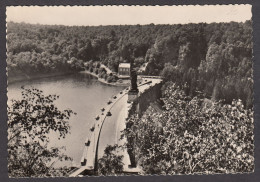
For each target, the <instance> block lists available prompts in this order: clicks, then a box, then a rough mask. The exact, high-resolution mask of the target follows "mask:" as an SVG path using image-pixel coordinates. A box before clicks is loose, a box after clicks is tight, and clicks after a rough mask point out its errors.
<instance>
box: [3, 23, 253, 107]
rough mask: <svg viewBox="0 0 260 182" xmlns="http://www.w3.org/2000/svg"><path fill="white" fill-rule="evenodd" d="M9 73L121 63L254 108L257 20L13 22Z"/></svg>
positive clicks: (189, 90)
mask: <svg viewBox="0 0 260 182" xmlns="http://www.w3.org/2000/svg"><path fill="white" fill-rule="evenodd" d="M7 45H8V49H7V55H8V56H7V64H8V76H9V77H12V76H17V75H20V74H22V73H23V74H27V75H35V74H39V73H41V74H42V73H46V74H47V73H50V72H68V71H78V70H80V69H81V68H82V67H83V64H84V63H85V62H89V61H91V60H92V61H99V62H101V63H103V64H105V65H107V66H108V67H109V68H110V69H112V70H113V71H116V72H117V69H118V65H119V63H121V62H125V61H126V62H130V63H133V65H134V66H135V67H137V68H139V67H140V66H141V65H143V64H144V63H148V64H147V67H146V70H145V72H144V74H148V75H160V74H161V75H162V76H163V77H164V78H165V79H166V80H172V81H174V82H175V83H177V84H178V85H180V86H184V85H185V88H186V89H185V91H186V93H187V94H188V95H191V96H194V95H196V91H197V90H199V91H202V92H203V93H204V94H205V96H206V97H209V98H212V99H213V100H219V99H225V102H227V103H231V102H232V100H233V99H238V98H240V99H242V101H243V104H244V105H245V106H246V107H247V108H250V107H252V94H253V79H252V22H251V21H246V22H245V23H236V22H230V23H211V24H206V23H200V24H185V25H181V24H177V25H154V24H150V25H120V26H61V25H32V24H25V23H13V22H9V23H8V24H7Z"/></svg>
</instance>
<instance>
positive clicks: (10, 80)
mask: <svg viewBox="0 0 260 182" xmlns="http://www.w3.org/2000/svg"><path fill="white" fill-rule="evenodd" d="M73 73H75V72H56V73H47V74H38V75H34V76H28V75H26V74H24V75H21V76H12V77H8V74H7V85H9V84H13V83H16V82H20V81H29V80H35V79H41V78H49V77H54V76H63V75H70V74H73Z"/></svg>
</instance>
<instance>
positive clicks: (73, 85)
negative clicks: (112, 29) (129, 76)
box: [8, 73, 123, 164]
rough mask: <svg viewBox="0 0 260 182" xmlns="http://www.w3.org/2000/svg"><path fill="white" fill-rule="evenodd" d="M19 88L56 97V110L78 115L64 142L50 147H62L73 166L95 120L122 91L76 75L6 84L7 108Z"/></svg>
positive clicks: (19, 94)
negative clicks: (107, 103)
mask: <svg viewBox="0 0 260 182" xmlns="http://www.w3.org/2000/svg"><path fill="white" fill-rule="evenodd" d="M21 86H25V87H26V88H28V87H31V86H33V87H35V88H38V89H41V90H43V93H44V94H45V95H48V94H57V95H59V96H60V98H59V99H58V100H56V101H55V104H56V105H57V107H58V108H59V109H62V110H64V109H67V108H70V109H72V110H73V111H74V112H76V113H77V115H76V116H72V117H71V119H70V126H71V130H70V132H71V133H70V134H68V135H67V136H66V138H65V139H63V140H57V139H54V138H52V140H51V145H55V146H65V147H66V154H67V155H68V156H70V157H72V158H73V160H74V163H75V164H79V163H80V159H81V156H82V152H83V147H84V142H85V139H86V137H87V136H88V135H89V134H90V131H89V128H90V127H91V126H92V125H93V123H94V121H95V116H96V115H97V114H99V113H100V109H101V108H102V107H104V106H105V105H106V102H107V101H108V100H109V98H110V97H111V96H113V95H115V94H117V93H118V92H119V91H120V90H122V89H123V87H115V86H110V85H106V84H103V83H100V82H99V81H98V80H97V79H95V78H93V77H92V76H90V75H87V74H85V73H77V74H72V75H66V76H57V77H51V78H42V79H37V80H29V81H22V82H16V83H12V84H9V86H8V104H10V99H19V98H21Z"/></svg>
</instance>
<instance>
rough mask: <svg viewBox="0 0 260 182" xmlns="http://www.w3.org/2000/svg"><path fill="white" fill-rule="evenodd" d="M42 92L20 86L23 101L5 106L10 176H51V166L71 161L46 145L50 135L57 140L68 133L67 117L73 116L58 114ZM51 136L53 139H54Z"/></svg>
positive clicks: (52, 96) (49, 96) (50, 99)
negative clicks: (63, 161)
mask: <svg viewBox="0 0 260 182" xmlns="http://www.w3.org/2000/svg"><path fill="white" fill-rule="evenodd" d="M58 98H59V96H57V95H48V96H44V94H43V91H41V90H39V89H36V88H30V89H26V88H24V87H22V99H21V100H12V103H11V104H10V105H9V106H8V173H9V176H11V177H30V176H50V175H53V174H52V173H51V171H53V170H54V167H53V165H54V163H55V162H56V161H58V160H70V158H69V157H68V156H66V155H64V154H63V152H62V149H64V148H58V147H51V146H49V142H50V138H49V137H50V134H54V135H53V136H55V134H58V136H57V137H58V139H61V138H65V136H66V134H68V133H69V129H70V126H69V118H70V117H71V116H72V115H73V114H76V113H74V112H73V111H72V110H70V109H67V110H64V111H60V110H59V109H58V108H57V107H56V106H55V105H54V101H55V100H57V99H58ZM53 136H52V137H53Z"/></svg>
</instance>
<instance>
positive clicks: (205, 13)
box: [6, 5, 252, 26]
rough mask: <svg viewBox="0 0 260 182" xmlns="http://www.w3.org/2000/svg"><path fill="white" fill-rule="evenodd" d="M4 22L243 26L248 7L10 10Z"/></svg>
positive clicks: (63, 7)
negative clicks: (241, 24) (224, 23)
mask: <svg viewBox="0 0 260 182" xmlns="http://www.w3.org/2000/svg"><path fill="white" fill-rule="evenodd" d="M6 15H7V19H6V20H7V22H9V21H13V22H25V23H32V24H37V23H39V24H48V25H55V24H56V25H69V26H72V25H80V26H81V25H85V26H98V25H135V24H140V25H144V24H150V23H154V24H186V23H200V22H205V23H211V22H230V21H236V22H244V21H246V20H250V19H251V18H252V13H251V5H204V6H199V5H196V6H193V5H188V6H43V7H40V6H10V7H7V10H6Z"/></svg>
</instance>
